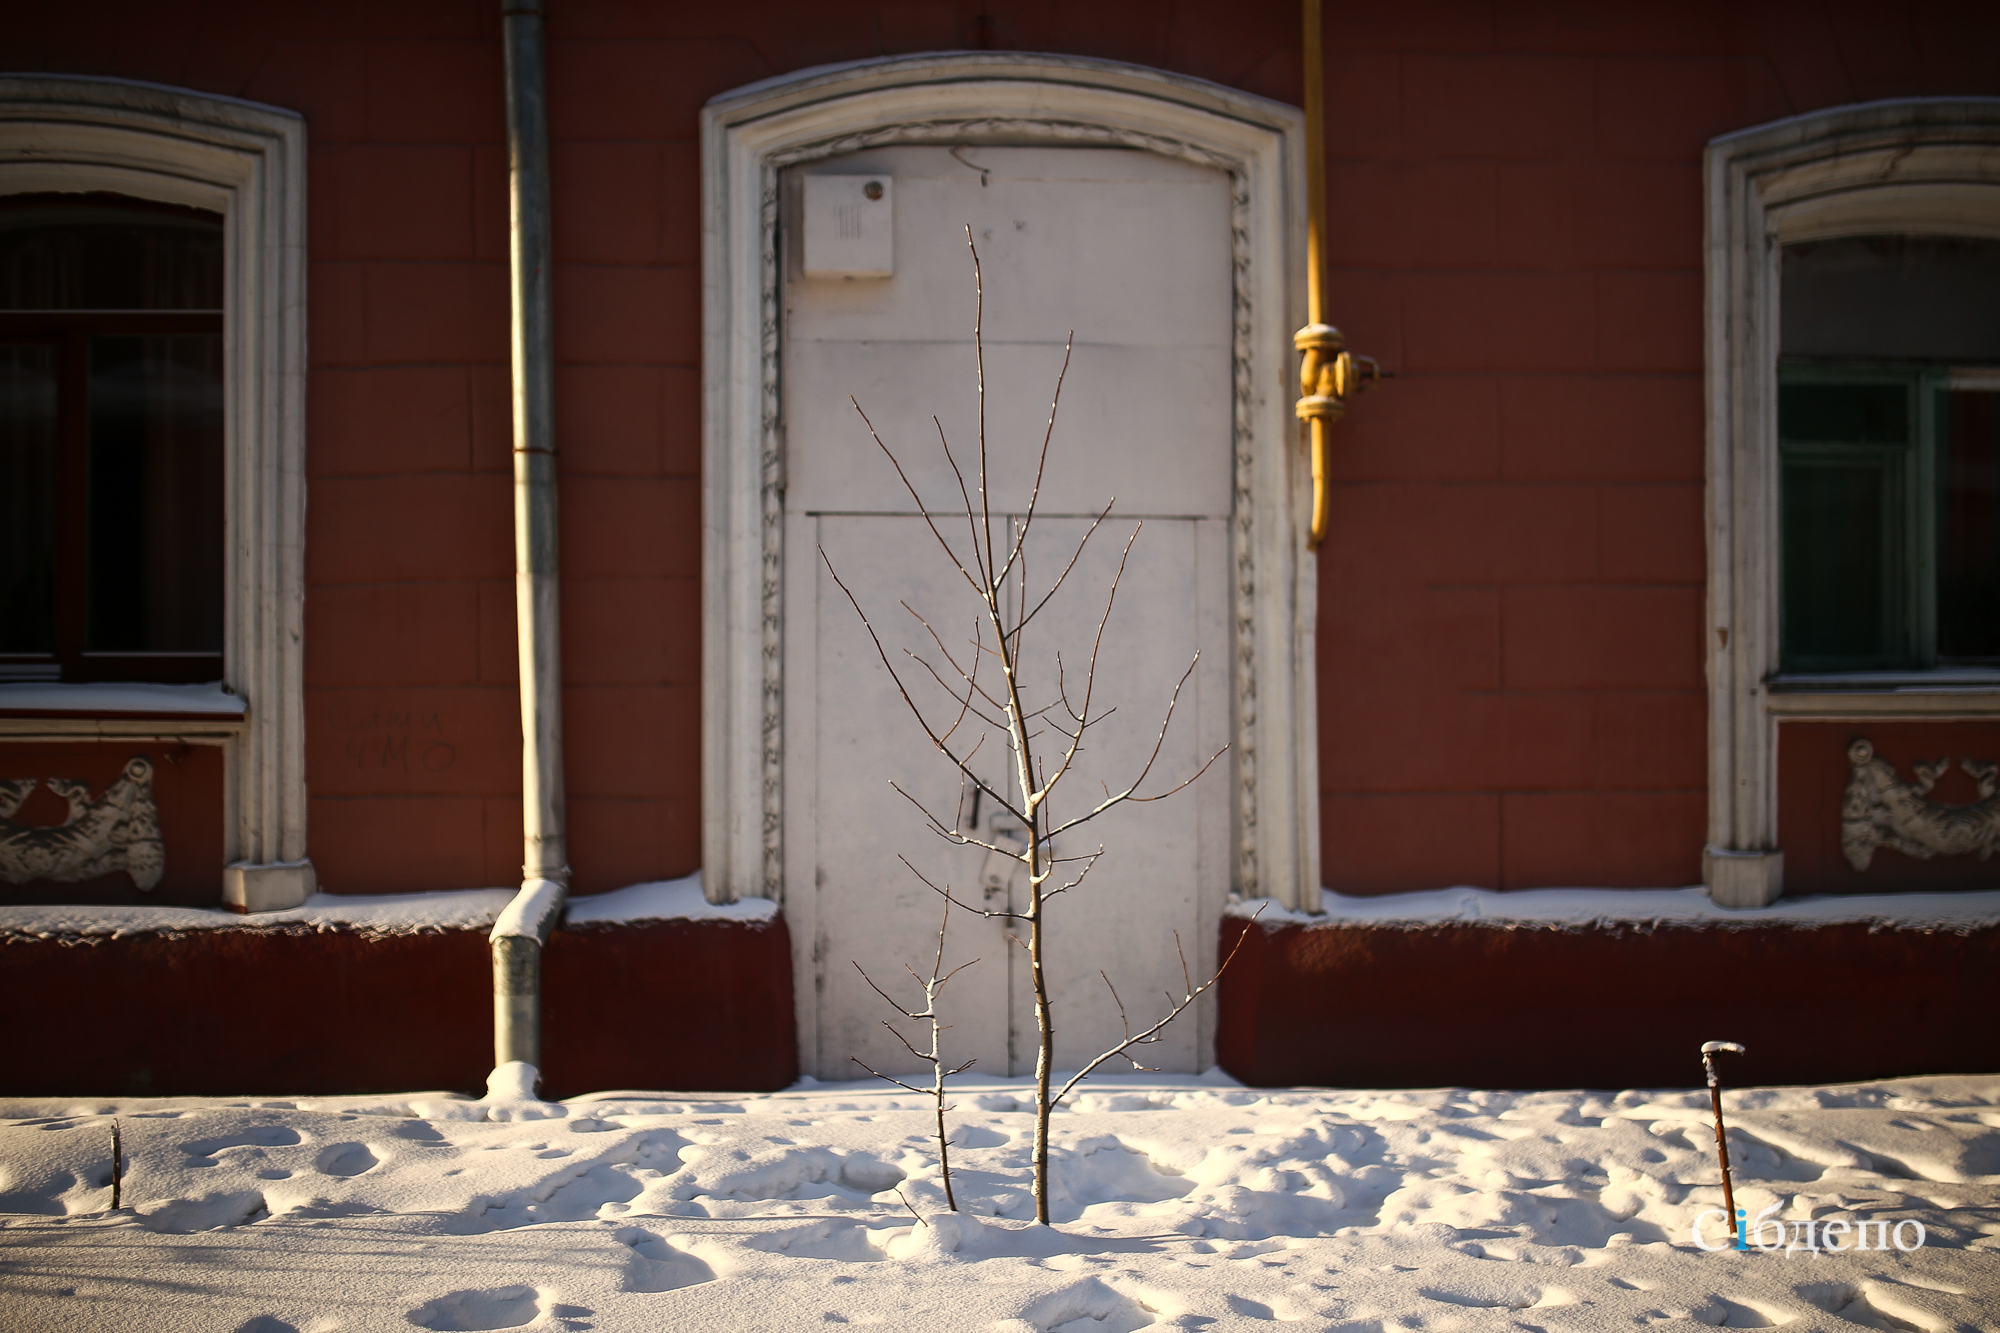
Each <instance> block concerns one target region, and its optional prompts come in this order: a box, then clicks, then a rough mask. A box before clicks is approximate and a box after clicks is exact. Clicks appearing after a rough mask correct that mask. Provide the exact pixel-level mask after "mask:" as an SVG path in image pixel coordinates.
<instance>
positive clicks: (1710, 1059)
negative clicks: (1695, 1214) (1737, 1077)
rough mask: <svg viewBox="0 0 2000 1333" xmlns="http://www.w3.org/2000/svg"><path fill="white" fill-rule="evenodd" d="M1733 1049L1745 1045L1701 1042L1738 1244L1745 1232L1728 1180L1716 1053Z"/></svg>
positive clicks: (1726, 1196) (1725, 1201)
mask: <svg viewBox="0 0 2000 1333" xmlns="http://www.w3.org/2000/svg"><path fill="white" fill-rule="evenodd" d="M1717 1051H1734V1052H1736V1053H1737V1054H1738V1055H1742V1054H1743V1048H1742V1047H1741V1046H1739V1045H1737V1044H1736V1043H1735V1042H1733V1041H1705V1042H1703V1043H1702V1044H1701V1068H1702V1072H1703V1073H1705V1074H1707V1075H1708V1104H1709V1105H1710V1106H1712V1107H1714V1108H1715V1156H1716V1160H1717V1161H1719V1162H1721V1163H1722V1206H1723V1208H1724V1209H1726V1210H1727V1211H1728V1213H1729V1235H1730V1237H1731V1238H1732V1239H1734V1240H1735V1241H1736V1242H1737V1243H1738V1244H1741V1243H1742V1240H1743V1235H1742V1232H1741V1231H1740V1230H1739V1229H1738V1227H1737V1224H1736V1189H1735V1186H1734V1185H1732V1184H1731V1183H1730V1179H1729V1140H1728V1139H1727V1138H1725V1137H1724V1131H1723V1126H1722V1082H1721V1080H1719V1079H1718V1078H1716V1076H1715V1053H1716V1052H1717Z"/></svg>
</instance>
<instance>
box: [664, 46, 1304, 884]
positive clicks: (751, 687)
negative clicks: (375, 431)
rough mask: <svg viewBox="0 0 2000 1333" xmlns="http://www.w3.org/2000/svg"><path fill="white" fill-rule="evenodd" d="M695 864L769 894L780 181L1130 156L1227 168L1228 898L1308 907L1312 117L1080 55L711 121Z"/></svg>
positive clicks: (882, 75) (784, 80) (920, 77)
mask: <svg viewBox="0 0 2000 1333" xmlns="http://www.w3.org/2000/svg"><path fill="white" fill-rule="evenodd" d="M701 136H702V137H701V143H702V242H703V244H702V255H703V257H702V319H703V344H702V350H703V362H702V380H703V385H702V389H703V393H702V409H703V453H702V462H703V496H702V503H703V533H702V539H703V546H702V555H703V576H702V577H703V600H702V628H703V644H702V710H703V719H704V725H703V736H702V798H703V834H702V870H703V877H704V884H705V887H706V890H707V893H708V895H709V897H710V899H711V900H713V901H715V902H732V901H734V900H736V899H737V898H740V897H768V898H773V899H778V900H780V901H782V899H783V889H784V846H783V828H784V822H783V807H782V801H783V793H784V764H785V752H784V740H783V735H784V732H783V721H784V720H783V716H782V701H783V698H784V680H783V671H784V645H783V634H784V614H785V605H784V603H785V568H786V557H785V552H784V549H783V548H784V521H783V488H784V470H785V464H784V448H785V446H784V438H785V435H784V421H783V419H782V413H781V411H780V406H779V404H780V401H781V400H780V397H779V383H778V376H779V371H780V365H779V359H780V347H781V341H782V340H781V337H780V331H779V328H778V319H779V309H780V306H779V290H778V289H779V272H778V248H777V241H778V235H777V225H778V201H779V193H778V177H779V173H780V172H781V171H782V170H783V169H784V168H785V167H788V166H793V165H797V164H799V163H804V162H812V161H816V160H819V159H822V158H826V157H831V156H834V155H836V154H841V153H849V152H854V151H857V150H860V149H864V148H874V147H879V146H882V145H886V144H924V143H929V144H938V143H945V144H965V143H988V144H1013V145H1022V144H1037V145H1091V146H1100V147H1126V148H1138V149H1143V150H1146V151H1150V152H1156V153H1161V154H1164V155H1166V156H1169V157H1176V158H1181V159H1184V160H1188V161H1193V162H1199V163H1201V164H1203V165H1207V166H1212V167H1216V168H1219V169H1221V170H1223V171H1226V172H1227V173H1228V174H1229V176H1230V179H1231V182H1232V185H1233V189H1232V191H1231V195H1232V201H1233V204H1232V214H1233V216H1232V219H1231V223H1232V225H1231V231H1232V237H1233V248H1234V254H1233V261H1234V269H1235V334H1234V359H1235V376H1234V383H1235V404H1234V415H1233V422H1234V435H1235V440H1234V449H1235V490H1236V499H1235V514H1234V522H1233V525H1232V556H1233V559H1234V562H1235V574H1236V578H1235V587H1234V590H1233V599H1234V605H1233V613H1234V614H1233V622H1234V626H1235V631H1234V639H1235V642H1234V643H1233V644H1232V645H1231V647H1232V652H1233V668H1232V671H1233V680H1232V688H1233V693H1234V700H1233V703H1234V707H1233V713H1232V722H1231V745H1232V757H1233V774H1234V780H1235V783H1236V790H1237V802H1236V814H1235V825H1236V847H1235V856H1234V867H1235V868H1234V873H1233V881H1234V882H1233V884H1232V888H1233V889H1234V890H1235V891H1236V892H1238V893H1241V894H1243V895H1245V896H1249V897H1267V898H1276V899H1278V900H1279V901H1281V902H1283V903H1285V904H1286V905H1288V906H1292V907H1295V908H1304V909H1306V910H1315V909H1317V907H1318V905H1319V836H1318V830H1319V811H1318V785H1319V784H1318V759H1317V738H1316V729H1317V728H1316V708H1315V700H1314V675H1313V660H1314V612H1315V605H1316V602H1315V596H1316V592H1315V570H1314V566H1313V562H1312V561H1311V560H1310V559H1307V558H1305V557H1304V530H1305V524H1306V520H1307V517H1308V516H1307V515H1306V513H1305V508H1304V506H1305V503H1306V500H1305V498H1304V489H1305V488H1304V484H1303V477H1302V475H1301V474H1302V471H1303V466H1304V459H1303V456H1302V454H1301V452H1300V451H1299V449H1298V448H1297V446H1296V441H1297V438H1298V431H1297V425H1296V423H1295V421H1294V420H1293V417H1292V406H1291V404H1292V397H1293V389H1292V378H1293V375H1294V373H1295V372H1294V370H1293V367H1292V357H1291V333H1292V330H1293V329H1294V328H1296V327H1297V326H1298V324H1299V323H1300V322H1301V311H1300V309H1299V306H1300V300H1299V296H1298V293H1299V291H1300V281H1299V273H1298V270H1299V269H1300V268H1301V267H1302V264H1301V262H1300V261H1301V259H1302V257H1303V245H1304V241H1303V233H1304V206H1303V196H1302V194H1301V189H1300V186H1301V182H1302V181H1303V180H1304V156H1303V140H1304V118H1303V116H1302V115H1301V113H1300V112H1299V111H1298V109H1297V108H1295V107H1290V106H1286V105H1284V104H1282V103H1278V102H1272V101H1268V100H1266V99H1264V98H1260V97H1253V96H1250V95H1248V94H1245V93H1241V92H1237V91H1235V90H1233V89H1229V88H1224V87H1221V86H1218V85H1216V84H1211V83H1205V82H1202V81H1201V80H1198V79H1190V78H1185V77H1182V76H1178V75H1173V74H1168V73H1164V72H1162V71H1159V70H1152V69H1145V68H1142V67H1139V66H1134V65H1123V64H1118V63H1115V62H1112V61H1105V60H1089V59H1083V58H1079V57H1073V56H1050V55H1024V54H1018V53H992V54H989V53H979V52H975V53H963V54H940V55H920V56H906V57H899V58H895V59H889V60H879V61H864V62H857V63H853V64H846V65H835V66H824V67H821V68H818V69H810V70H804V71H801V72H799V73H796V74H789V75H784V76H781V77H779V78H776V79H770V80H766V81H764V82H761V83H756V84H752V85H750V86H748V87H745V88H740V89H737V90H736V91H734V92H730V93H725V94H723V95H722V96H720V97H717V98H716V99H715V100H713V101H712V102H710V103H709V104H708V105H707V107H705V108H704V109H703V111H702V126H701Z"/></svg>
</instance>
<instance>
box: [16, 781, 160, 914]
mask: <svg viewBox="0 0 2000 1333" xmlns="http://www.w3.org/2000/svg"><path fill="white" fill-rule="evenodd" d="M36 785H37V783H36V780H35V779H34V778H8V779H0V879H4V880H6V881H7V882H8V883H9V884H24V883H26V882H27V881H29V880H31V879H52V880H57V881H59V882H64V883H68V882H72V881H75V880H80V879H95V878H96V877H97V876H99V875H108V874H111V873H112V872H114V871H118V870H123V871H125V872H126V873H127V874H129V875H131V876H132V882H133V883H134V884H136V885H138V887H139V889H140V890H141V891H142V892H144V891H146V890H149V889H151V888H153V887H154V886H155V885H157V884H158V883H159V882H160V876H161V875H162V874H164V873H165V872H166V868H167V854H166V847H165V845H164V844H163V843H162V842H161V841H160V811H159V807H157V806H155V805H154V804H153V765H152V761H150V760H148V759H143V758H135V759H133V760H132V762H131V763H129V764H127V765H125V771H124V773H122V774H121V775H119V778H118V780H117V781H116V782H113V783H112V784H111V785H110V786H109V787H106V788H105V789H104V794H103V795H102V796H100V797H98V798H97V799H96V800H94V801H93V800H91V799H90V784H89V783H87V782H78V781H75V780H73V779H70V778H50V779H49V780H48V786H49V790H50V791H52V792H54V793H55V794H56V795H58V796H60V797H62V798H63V799H64V800H66V801H68V802H69V818H67V819H65V820H63V822H62V823H60V824H56V825H51V826H42V825H37V824H19V823H16V822H15V821H14V812H15V811H16V810H19V809H20V808H21V802H22V801H25V800H26V799H28V796H29V794H30V793H31V792H33V791H34V790H35V787H36Z"/></svg>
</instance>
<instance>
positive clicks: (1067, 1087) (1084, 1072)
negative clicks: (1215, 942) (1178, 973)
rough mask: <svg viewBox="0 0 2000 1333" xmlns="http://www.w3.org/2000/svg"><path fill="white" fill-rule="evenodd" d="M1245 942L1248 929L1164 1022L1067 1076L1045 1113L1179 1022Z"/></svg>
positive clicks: (1176, 937) (1177, 939)
mask: <svg viewBox="0 0 2000 1333" xmlns="http://www.w3.org/2000/svg"><path fill="white" fill-rule="evenodd" d="M1263 910H1264V909H1263V908H1262V907H1259V908H1258V909H1257V911H1256V912H1253V913H1252V914H1251V916H1250V919H1251V920H1252V921H1255V920H1256V919H1257V917H1258V915H1259V914H1261V913H1262V912H1263ZM1180 938H1181V937H1180V932H1179V931H1175V932H1174V944H1175V946H1176V947H1178V946H1179V945H1180ZM1249 938H1250V931H1249V929H1248V928H1245V929H1244V931H1243V932H1242V933H1241V934H1240V935H1238V936H1237V937H1236V943H1235V944H1234V945H1232V946H1231V947H1230V950H1229V956H1228V957H1227V958H1225V959H1223V960H1222V964H1221V966H1219V967H1217V968H1216V969H1215V975H1213V976H1211V977H1210V978H1209V979H1208V980H1207V981H1204V982H1202V983H1201V985H1199V986H1196V987H1195V988H1194V989H1192V990H1190V991H1189V992H1188V993H1187V994H1186V995H1184V996H1182V997H1181V999H1180V1001H1179V1002H1178V1003H1176V1004H1175V1005H1174V1007H1173V1008H1172V1009H1170V1010H1168V1011H1167V1016H1166V1017H1165V1018H1162V1019H1161V1020H1160V1021H1159V1022H1157V1023H1155V1024H1153V1026H1151V1027H1149V1028H1147V1029H1146V1030H1145V1031H1144V1032H1141V1033H1140V1034H1139V1035H1138V1036H1136V1037H1133V1036H1127V1037H1126V1039H1125V1040H1124V1041H1122V1042H1120V1043H1118V1045H1116V1046H1113V1047H1111V1048H1110V1049H1109V1050H1107V1051H1105V1052H1104V1053H1102V1054H1101V1055H1098V1056H1096V1057H1095V1058H1093V1059H1092V1060H1091V1061H1090V1063H1089V1064H1086V1065H1085V1066H1084V1067H1083V1068H1081V1069H1079V1070H1077V1072H1076V1073H1075V1074H1074V1075H1072V1076H1071V1078H1070V1080H1069V1082H1067V1083H1065V1084H1063V1086H1062V1091H1061V1092H1058V1093H1057V1094H1056V1095H1055V1096H1054V1097H1052V1098H1050V1099H1049V1109H1050V1110H1054V1109H1055V1108H1056V1107H1057V1106H1058V1105H1060V1104H1061V1102H1062V1099H1063V1098H1065V1097H1067V1096H1069V1094H1070V1091H1071V1090H1072V1089H1073V1088H1075V1087H1076V1085H1077V1084H1079V1083H1081V1082H1083V1081H1084V1080H1085V1079H1086V1078H1089V1077H1090V1075H1091V1074H1093V1073H1095V1072H1096V1071H1097V1069H1098V1067H1099V1066H1101V1065H1103V1064H1104V1063H1105V1062H1107V1061H1110V1060H1115V1059H1117V1058H1118V1057H1119V1056H1121V1055H1124V1054H1125V1052H1126V1051H1127V1050H1129V1049H1131V1048H1132V1047H1134V1046H1137V1045H1139V1044H1141V1043H1142V1042H1150V1041H1152V1040H1153V1039H1154V1038H1155V1037H1157V1036H1158V1035H1159V1034H1160V1032H1161V1030H1162V1029H1164V1028H1165V1027H1166V1026H1167V1024H1169V1023H1171V1022H1173V1021H1174V1020H1175V1019H1176V1018H1179V1017H1180V1016H1181V1014H1182V1013H1183V1012H1184V1011H1185V1010H1186V1009H1187V1007H1188V1006H1189V1005H1191V1004H1193V1003H1194V1002H1195V1001H1196V1000H1198V999H1200V998H1201V997H1202V996H1203V995H1204V994H1206V993H1207V992H1208V991H1209V990H1210V989H1211V988H1212V987H1213V986H1214V985H1215V983H1216V982H1218V981H1220V980H1222V974H1223V973H1224V972H1226V971H1228V970H1229V965H1230V964H1231V963H1233V962H1235V961H1236V955H1237V953H1238V952H1239V951H1240V950H1241V949H1242V948H1243V942H1244V941H1245V940H1247V939H1249ZM1183 959H1185V955H1183ZM1105 981H1106V983H1107V984H1108V983H1109V982H1110V978H1109V977H1106V978H1105ZM1135 1063H1136V1062H1135Z"/></svg>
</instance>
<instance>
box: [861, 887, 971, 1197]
mask: <svg viewBox="0 0 2000 1333" xmlns="http://www.w3.org/2000/svg"><path fill="white" fill-rule="evenodd" d="M950 925H951V901H950V895H949V894H946V901H945V906H944V915H943V917H942V918H941V919H940V920H939V921H938V933H937V956H936V957H935V958H933V959H932V960H931V974H930V975H929V976H928V977H919V976H917V970H916V969H915V968H913V967H911V966H910V965H909V964H907V963H905V964H904V965H903V970H904V971H906V972H908V973H909V974H910V975H911V976H912V977H915V978H916V982H917V985H919V986H921V987H922V988H923V993H924V1007H923V1008H921V1009H905V1008H904V1007H903V1006H902V1005H900V1004H898V1003H897V1002H896V1000H895V998H894V997H893V996H891V995H890V994H889V992H887V991H885V990H883V989H882V988H881V987H880V986H877V985H876V984H875V978H873V977H871V976H869V975H868V969H866V968H864V967H863V966H861V964H859V963H856V964H855V965H854V970H855V971H856V972H859V973H860V974H861V979H862V980H863V981H865V982H867V983H868V987H869V989H870V990H873V991H874V992H875V993H876V994H877V995H879V996H881V997H882V998H883V999H884V1000H887V1001H888V1002H889V1006H890V1007H891V1008H892V1009H894V1010H895V1011H896V1012H897V1013H899V1014H901V1015H902V1016H903V1017H905V1018H913V1019H916V1020H917V1021H918V1022H922V1023H928V1024H930V1029H931V1044H930V1049H929V1050H923V1051H920V1050H918V1049H917V1048H916V1047H915V1046H914V1045H911V1043H910V1039H909V1038H908V1037H905V1036H904V1035H903V1034H902V1033H901V1032H900V1031H898V1030H897V1027H896V1025H895V1024H894V1023H891V1022H890V1021H889V1020H888V1019H886V1018H885V1019H883V1020H882V1026H883V1027H885V1028H888V1029H889V1031H890V1032H892V1033H895V1036H896V1040H898V1041H900V1042H902V1043H903V1045H904V1046H905V1047H906V1048H908V1050H909V1052H910V1054H911V1055H914V1056H916V1057H917V1059H919V1060H921V1061H923V1062H924V1063H925V1064H927V1065H929V1066H930V1067H931V1085H930V1087H928V1088H919V1087H916V1086H914V1085H912V1084H909V1083H905V1082H903V1080H902V1079H899V1078H897V1077H895V1076H894V1075H893V1074H884V1073H882V1072H881V1071H879V1070H876V1069H870V1068H869V1066H868V1065H867V1064H866V1063H864V1062H863V1061H862V1059H861V1057H859V1056H853V1057H850V1058H852V1059H853V1061H854V1063H855V1064H857V1065H860V1066H861V1067H862V1068H863V1069H867V1070H868V1072H869V1073H871V1074H873V1075H875V1077H876V1078H879V1079H882V1080H883V1081H885V1082H888V1083H893V1084H895V1085H896V1086H897V1087H899V1088H905V1089H908V1090H909V1091H911V1092H914V1093H918V1094H920V1095H923V1096H928V1097H929V1098H930V1099H931V1108H932V1110H933V1111H934V1112H935V1113H936V1115H937V1145H938V1174H939V1175H940V1176H942V1177H943V1178H944V1201H945V1203H946V1204H947V1205H948V1206H949V1207H950V1208H951V1210H952V1211H953V1212H954V1213H955V1212H957V1211H958V1196H957V1195H956V1194H954V1193H953V1192H952V1188H951V1139H950V1137H949V1136H947V1135H946V1134H945V1132H944V1113H945V1112H946V1111H949V1110H950V1109H951V1108H950V1107H948V1106H946V1105H945V1104H944V1081H945V1080H946V1079H948V1078H950V1077H951V1076H952V1075H954V1074H963V1073H964V1072H965V1071H966V1070H968V1069H970V1068H972V1065H973V1061H971V1060H967V1061H966V1062H965V1063H964V1064H961V1065H955V1066H953V1067H952V1068H950V1069H946V1068H945V1067H944V1056H943V1053H942V1052H941V1051H940V1049H939V1043H940V1039H941V1038H942V1037H943V1035H944V1032H945V1029H946V1028H948V1027H950V1026H951V1025H950V1024H949V1023H946V1022H943V1021H941V1020H940V1019H939V1018H938V1007H937V1000H938V996H939V995H940V994H941V993H942V992H943V991H944V988H945V985H946V983H948V982H949V981H950V980H951V979H952V978H953V977H955V976H957V975H958V974H959V973H960V972H963V971H964V970H965V969H966V968H968V967H971V966H972V963H976V962H978V961H979V960H978V959H977V958H975V959H973V960H972V962H971V963H960V964H959V965H958V966H957V967H954V968H953V969H952V970H951V971H949V972H946V971H945V970H944V935H945V929H946V928H947V927H948V926H950ZM902 1192H903V1191H902V1188H901V1187H900V1186H899V1187H897V1190H896V1193H897V1195H898V1196H899V1197H900V1196H901V1195H902ZM909 1202H910V1201H909V1200H908V1199H904V1200H903V1204H904V1206H905V1207H908V1205H909ZM910 1211H911V1212H913V1213H914V1212H915V1211H916V1209H914V1208H911V1209H910ZM917 1220H918V1221H920V1222H921V1221H923V1219H922V1218H918V1219H917ZM926 1225H928V1223H926Z"/></svg>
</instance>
